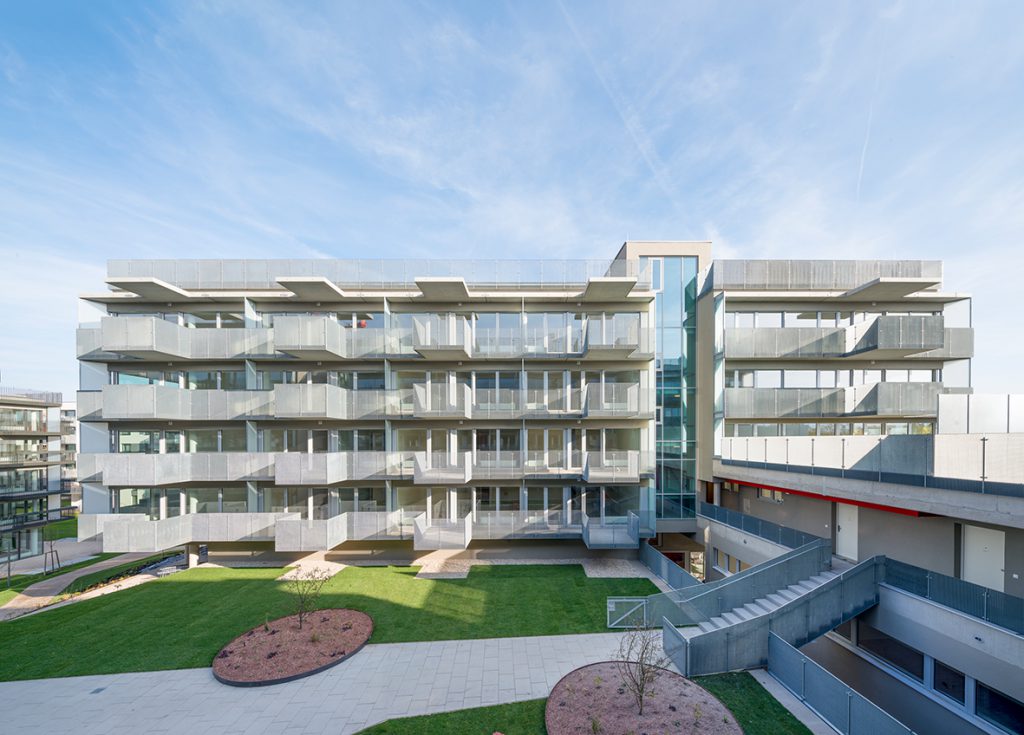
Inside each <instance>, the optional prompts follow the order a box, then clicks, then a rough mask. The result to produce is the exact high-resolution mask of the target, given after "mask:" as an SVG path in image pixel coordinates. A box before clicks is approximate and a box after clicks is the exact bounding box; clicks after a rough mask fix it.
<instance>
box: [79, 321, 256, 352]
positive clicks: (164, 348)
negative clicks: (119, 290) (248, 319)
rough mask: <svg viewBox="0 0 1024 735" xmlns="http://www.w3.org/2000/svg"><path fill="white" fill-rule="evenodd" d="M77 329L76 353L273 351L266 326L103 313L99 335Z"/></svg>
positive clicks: (87, 330)
mask: <svg viewBox="0 0 1024 735" xmlns="http://www.w3.org/2000/svg"><path fill="white" fill-rule="evenodd" d="M95 331H96V330H89V329H79V330H78V357H95V356H96V355H97V354H100V355H102V354H113V355H118V356H122V357H132V358H138V359H143V360H238V359H243V358H247V357H269V356H273V354H274V345H273V334H272V332H271V330H269V329H192V328H188V327H182V326H179V325H177V324H174V323H172V322H168V321H164V320H163V319H157V318H156V317H118V316H115V317H104V318H103V319H101V320H100V328H99V330H98V331H99V337H98V339H97V337H96V335H95V334H93V333H90V332H95Z"/></svg>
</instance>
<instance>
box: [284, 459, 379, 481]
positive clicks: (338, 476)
mask: <svg viewBox="0 0 1024 735" xmlns="http://www.w3.org/2000/svg"><path fill="white" fill-rule="evenodd" d="M387 468H388V461H387V453H386V452H324V453H318V454H306V453H302V452H278V453H276V454H275V455H274V469H275V472H274V474H275V479H274V482H275V484H277V485H336V484H338V483H342V482H356V481H360V480H371V479H383V478H384V477H385V476H386V475H387Z"/></svg>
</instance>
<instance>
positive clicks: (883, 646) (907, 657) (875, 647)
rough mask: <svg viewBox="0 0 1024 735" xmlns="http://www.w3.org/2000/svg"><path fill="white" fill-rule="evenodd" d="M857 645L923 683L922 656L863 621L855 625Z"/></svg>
mask: <svg viewBox="0 0 1024 735" xmlns="http://www.w3.org/2000/svg"><path fill="white" fill-rule="evenodd" d="M857 645H858V646H860V647H861V648H863V649H864V650H865V651H869V652H871V653H873V654H875V655H876V656H878V657H879V658H881V659H883V660H885V661H887V662H889V663H890V664H892V665H893V666H895V667H896V668H898V669H900V670H902V671H904V672H906V673H907V674H909V675H910V676H912V677H914V678H915V679H917V680H918V681H924V654H923V653H921V652H920V651H918V650H915V649H913V648H911V647H910V646H907V645H905V644H903V643H901V642H900V641H898V640H896V639H895V638H893V637H892V636H889V635H887V634H885V633H883V632H882V631H880V630H878V629H877V628H874V627H872V626H870V625H868V624H867V623H865V622H864V621H863V620H861V621H859V622H858V624H857Z"/></svg>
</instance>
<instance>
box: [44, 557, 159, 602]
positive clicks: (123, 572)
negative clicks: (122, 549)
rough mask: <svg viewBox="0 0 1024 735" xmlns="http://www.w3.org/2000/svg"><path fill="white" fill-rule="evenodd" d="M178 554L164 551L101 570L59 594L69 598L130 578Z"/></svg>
mask: <svg viewBox="0 0 1024 735" xmlns="http://www.w3.org/2000/svg"><path fill="white" fill-rule="evenodd" d="M178 553H179V552H178V551H165V552H162V553H160V554H154V555H153V556H147V557H146V558H145V559H139V560H137V561H130V562H128V563H127V564H118V565H117V566H116V567H110V568H109V569H102V570H100V571H98V572H93V573H92V574H86V575H83V576H81V577H79V578H78V579H76V580H74V581H73V582H72V583H71V584H69V585H68V586H67V587H65V588H64V591H63V592H62V593H61V594H63V595H64V596H70V595H74V594H78V593H79V592H85V591H86V590H87V589H89V588H90V587H95V586H97V585H101V584H107V583H109V582H113V581H115V580H118V579H121V578H122V577H131V576H132V575H134V574H137V573H138V571H139V570H140V569H142V568H143V567H148V566H149V565H150V564H153V563H155V562H158V561H160V560H162V559H166V558H168V557H171V556H176V555H177V554H178Z"/></svg>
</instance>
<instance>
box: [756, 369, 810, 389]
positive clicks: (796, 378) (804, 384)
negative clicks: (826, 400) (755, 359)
mask: <svg viewBox="0 0 1024 735" xmlns="http://www.w3.org/2000/svg"><path fill="white" fill-rule="evenodd" d="M760 373H761V371H758V384H757V387H758V388H761V387H771V388H775V387H777V386H774V385H772V386H762V385H761V383H760V380H761V375H760ZM785 381H786V383H785V385H786V387H787V388H817V387H818V374H817V373H816V372H815V371H814V370H787V371H786V373H785Z"/></svg>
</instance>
